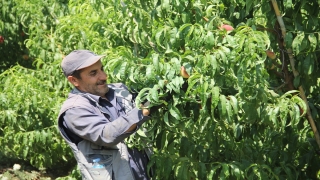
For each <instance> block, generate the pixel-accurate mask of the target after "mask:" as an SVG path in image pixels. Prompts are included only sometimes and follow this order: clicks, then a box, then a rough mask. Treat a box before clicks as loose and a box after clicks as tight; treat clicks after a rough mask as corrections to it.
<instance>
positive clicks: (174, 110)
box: [169, 106, 181, 120]
mask: <svg viewBox="0 0 320 180" xmlns="http://www.w3.org/2000/svg"><path fill="white" fill-rule="evenodd" d="M169 112H170V114H171V116H173V117H174V118H175V119H177V120H180V119H181V114H180V112H179V109H178V108H176V107H174V106H171V107H170V109H169Z"/></svg>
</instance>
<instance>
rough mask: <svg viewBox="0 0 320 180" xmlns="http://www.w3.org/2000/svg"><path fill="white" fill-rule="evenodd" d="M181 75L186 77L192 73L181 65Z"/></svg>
mask: <svg viewBox="0 0 320 180" xmlns="http://www.w3.org/2000/svg"><path fill="white" fill-rule="evenodd" d="M180 75H181V76H182V77H183V78H186V79H187V78H189V77H190V75H189V74H188V72H187V70H186V68H185V67H184V66H181V68H180Z"/></svg>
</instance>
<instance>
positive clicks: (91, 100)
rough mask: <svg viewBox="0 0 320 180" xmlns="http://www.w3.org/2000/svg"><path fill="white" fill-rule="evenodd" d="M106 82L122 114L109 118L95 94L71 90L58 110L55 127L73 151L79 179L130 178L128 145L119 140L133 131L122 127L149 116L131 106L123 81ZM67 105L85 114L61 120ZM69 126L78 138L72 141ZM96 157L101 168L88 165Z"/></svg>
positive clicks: (125, 179)
mask: <svg viewBox="0 0 320 180" xmlns="http://www.w3.org/2000/svg"><path fill="white" fill-rule="evenodd" d="M108 86H109V88H110V90H112V91H114V92H115V95H116V96H115V97H116V101H117V103H118V105H120V107H121V110H122V111H124V115H122V116H119V117H118V118H117V119H115V120H111V119H109V117H110V114H108V111H107V110H106V109H105V108H103V107H101V106H100V105H99V103H98V102H99V101H98V97H97V96H94V95H92V94H88V93H80V92H79V91H77V90H73V91H72V92H71V93H70V94H69V96H68V99H67V100H66V101H65V102H64V103H63V105H62V107H61V110H60V112H59V116H58V117H59V118H58V122H59V123H58V125H59V130H60V133H61V135H62V137H63V138H64V139H65V140H66V142H67V143H68V144H69V146H70V147H71V149H72V151H73V153H74V156H75V158H76V160H77V162H78V166H79V167H80V172H81V174H82V177H83V179H88V180H100V179H101V180H102V179H112V177H114V178H115V179H117V180H118V179H119V180H122V179H123V180H130V179H134V176H133V173H132V170H131V167H130V164H129V155H128V149H127V146H126V145H125V144H124V142H123V140H124V139H125V138H126V137H128V136H130V135H131V134H133V133H134V132H130V133H127V132H125V131H126V130H127V129H129V127H130V126H132V125H133V124H137V125H138V127H137V128H139V126H141V124H142V123H143V122H145V121H146V120H148V119H150V117H147V116H143V115H142V111H141V110H139V109H137V108H135V104H134V103H133V101H132V95H131V94H130V92H129V91H128V89H127V87H126V86H125V85H123V84H121V83H115V84H109V85H108ZM71 108H77V109H79V110H83V112H84V113H85V114H86V118H85V119H84V118H80V116H83V114H74V115H73V116H74V118H72V119H71V120H70V119H68V121H64V120H63V114H64V113H65V112H66V111H67V110H68V109H71ZM64 123H65V124H64ZM66 127H67V130H66ZM69 130H70V131H71V132H72V134H76V135H77V136H76V137H80V138H81V139H80V140H78V141H76V142H75V140H74V139H75V138H74V137H72V135H70V133H68V131H69ZM78 139H79V138H78ZM97 157H99V158H100V159H101V163H103V164H104V165H105V168H103V169H94V168H93V167H92V165H93V161H92V160H93V159H94V158H97Z"/></svg>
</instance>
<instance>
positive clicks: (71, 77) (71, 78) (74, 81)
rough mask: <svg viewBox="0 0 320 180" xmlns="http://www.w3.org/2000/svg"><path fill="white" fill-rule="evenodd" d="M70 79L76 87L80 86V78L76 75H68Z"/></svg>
mask: <svg viewBox="0 0 320 180" xmlns="http://www.w3.org/2000/svg"><path fill="white" fill-rule="evenodd" d="M68 81H69V82H70V83H71V84H72V85H74V86H75V87H77V86H79V80H78V79H77V78H76V77H73V76H68Z"/></svg>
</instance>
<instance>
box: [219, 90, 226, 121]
mask: <svg viewBox="0 0 320 180" xmlns="http://www.w3.org/2000/svg"><path fill="white" fill-rule="evenodd" d="M226 102H227V99H226V96H224V95H223V94H221V95H220V101H219V105H218V107H219V113H220V117H221V119H224V118H226V116H227V108H226Z"/></svg>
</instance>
